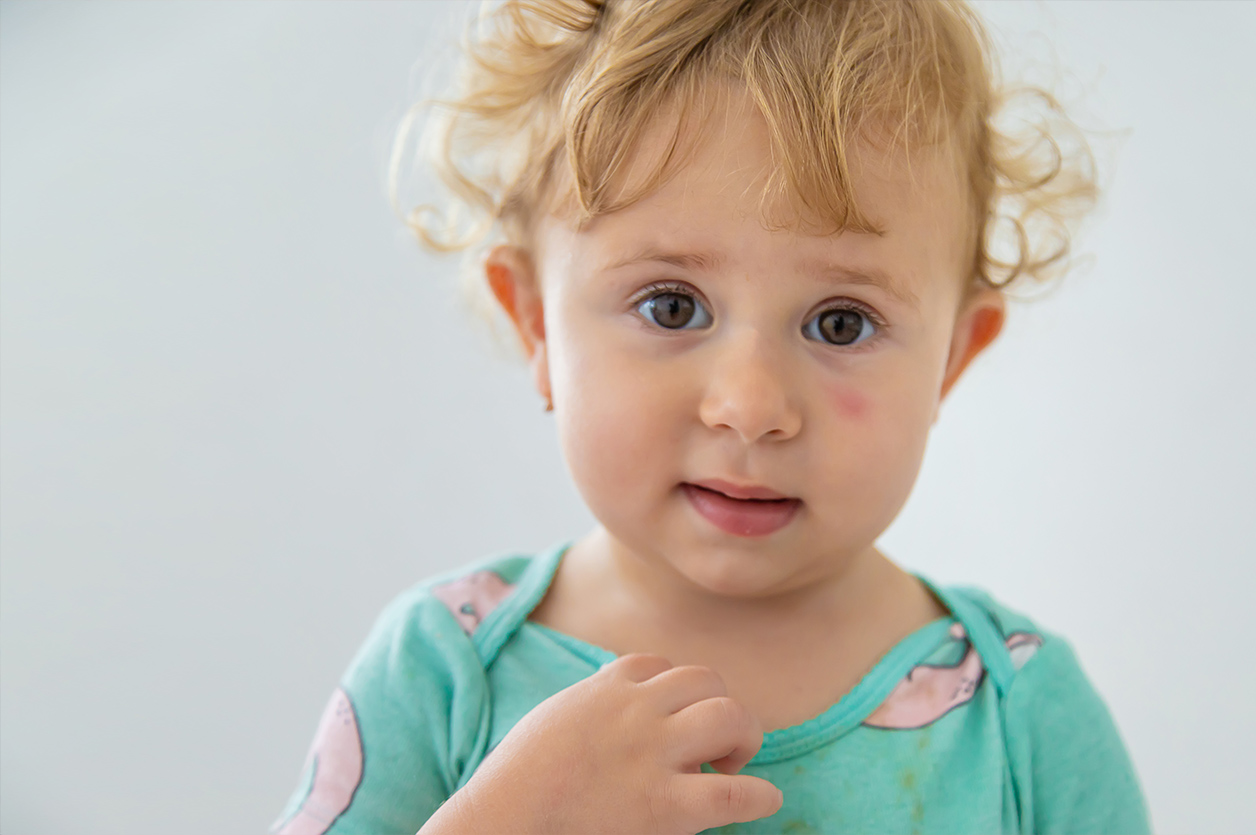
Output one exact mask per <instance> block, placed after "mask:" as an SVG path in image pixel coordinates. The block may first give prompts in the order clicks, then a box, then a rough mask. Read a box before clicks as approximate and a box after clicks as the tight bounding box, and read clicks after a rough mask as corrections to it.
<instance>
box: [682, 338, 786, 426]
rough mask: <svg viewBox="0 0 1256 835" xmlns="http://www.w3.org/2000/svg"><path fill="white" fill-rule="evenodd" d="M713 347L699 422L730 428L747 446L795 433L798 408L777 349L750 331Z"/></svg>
mask: <svg viewBox="0 0 1256 835" xmlns="http://www.w3.org/2000/svg"><path fill="white" fill-rule="evenodd" d="M711 347H712V349H714V350H717V351H718V352H719V355H718V357H717V359H716V360H715V362H714V363H713V366H712V367H711V373H710V376H709V378H708V381H707V383H706V388H705V390H704V391H703V395H702V402H701V404H700V405H699V407H698V413H699V417H700V418H701V419H702V422H703V423H704V424H706V425H707V426H709V427H711V428H712V429H723V428H726V429H732V430H733V431H734V432H736V433H737V434H738V435H739V436H740V437H741V439H742V441H744V442H745V443H747V444H752V443H754V442H756V441H759V440H765V441H767V440H776V441H785V440H789V439H790V438H792V437H794V436H795V435H797V434H798V432H799V430H801V429H802V410H801V409H800V408H799V404H798V403H797V402H796V399H795V397H794V392H793V390H792V389H791V386H790V383H789V377H790V375H789V373H788V369H787V368H786V367H785V363H784V362H783V360H782V358H781V357H780V356H779V350H777V349H772V348H770V346H769V345H768V344H767V341H766V340H764V339H763V337H762V336H761V335H760V334H759V333H757V332H754V331H751V332H749V333H742V334H737V335H736V336H733V335H732V334H730V335H729V339H728V344H726V345H721V346H718V347H717V346H715V345H712V346H711Z"/></svg>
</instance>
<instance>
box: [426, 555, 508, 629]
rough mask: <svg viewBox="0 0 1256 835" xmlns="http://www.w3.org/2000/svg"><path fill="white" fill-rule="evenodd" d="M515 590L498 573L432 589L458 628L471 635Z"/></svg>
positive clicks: (470, 576)
mask: <svg viewBox="0 0 1256 835" xmlns="http://www.w3.org/2000/svg"><path fill="white" fill-rule="evenodd" d="M514 590H515V587H514V586H513V585H511V584H510V583H507V582H506V581H505V580H503V579H502V578H501V577H500V576H499V575H498V574H497V572H495V571H488V570H484V571H476V572H475V573H473V574H468V575H467V576H465V577H459V578H458V579H457V580H452V581H450V582H448V583H442V584H441V585H439V586H433V587H432V595H433V596H434V597H436V598H437V599H438V600H440V602H442V603H444V604H445V606H446V607H448V609H449V611H451V612H453V615H454V617H455V618H456V619H457V620H458V625H459V626H461V627H462V630H463V631H464V632H466V633H467V634H468V635H470V634H472V633H473V632H475V630H476V627H478V626H479V625H480V624H481V623H482V622H483V621H484V619H485V618H486V617H488V613H489V612H491V611H493V610H494V609H496V608H497V606H498V604H499V603H501V602H502V601H503V600H505V599H506V598H507V597H509V596H510V593H511V592H512V591H514Z"/></svg>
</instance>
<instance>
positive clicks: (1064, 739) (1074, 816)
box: [949, 588, 1148, 832]
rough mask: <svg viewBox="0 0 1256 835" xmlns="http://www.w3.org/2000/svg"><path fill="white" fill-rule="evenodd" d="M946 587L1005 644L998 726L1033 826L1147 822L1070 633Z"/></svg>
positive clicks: (1133, 777)
mask: <svg viewBox="0 0 1256 835" xmlns="http://www.w3.org/2000/svg"><path fill="white" fill-rule="evenodd" d="M949 591H950V593H951V595H953V596H954V597H955V598H961V599H963V600H964V601H967V602H968V603H970V604H971V605H972V606H974V607H975V608H976V609H977V610H979V611H980V612H981V613H982V614H983V615H984V616H985V617H986V618H988V620H989V622H990V624H991V625H992V626H993V628H994V631H995V632H996V633H997V635H998V638H999V642H1000V643H1001V644H1002V646H1003V648H1004V649H1005V650H1006V653H1007V655H1006V660H1007V661H1008V662H1010V663H1009V665H1008V666H1009V667H1010V674H1009V677H1008V680H1007V683H1006V688H1005V691H1004V693H1003V700H1002V703H1003V704H1002V707H1003V710H1002V715H1003V723H1004V734H1005V740H1006V745H1007V753H1008V758H1009V765H1010V766H1011V768H1012V772H1013V776H1014V783H1015V786H1016V791H1017V795H1018V801H1019V805H1020V811H1021V814H1022V815H1023V816H1025V817H1026V818H1028V819H1029V820H1032V821H1033V831H1094V832H1145V831H1147V830H1148V821H1147V810H1146V803H1145V801H1144V799H1143V796H1142V790H1141V787H1140V786H1139V781H1138V777H1137V773H1136V772H1135V769H1134V766H1133V763H1132V761H1131V759H1130V757H1129V753H1128V751H1127V750H1126V748H1125V745H1124V742H1123V741H1122V739H1121V736H1120V733H1119V731H1118V730H1117V726H1116V723H1115V721H1114V719H1113V717H1112V714H1111V713H1110V711H1109V710H1108V707H1107V705H1106V704H1105V702H1104V701H1103V698H1102V697H1101V696H1100V695H1099V693H1098V691H1097V690H1096V689H1095V687H1094V685H1093V684H1092V683H1091V681H1090V679H1089V677H1088V676H1087V675H1086V673H1085V671H1084V670H1083V669H1082V665H1081V662H1080V661H1079V660H1078V657H1077V654H1076V653H1075V652H1074V650H1073V647H1072V646H1071V644H1070V643H1069V641H1067V640H1066V639H1065V638H1063V637H1061V636H1060V635H1057V634H1054V633H1052V632H1048V631H1046V630H1044V629H1042V628H1041V627H1039V626H1038V624H1037V623H1035V622H1034V621H1033V620H1031V619H1030V618H1029V617H1027V616H1026V615H1024V614H1022V613H1020V612H1019V611H1016V610H1014V609H1012V608H1010V607H1008V606H1006V605H1004V604H1002V603H1000V602H999V601H997V600H995V599H994V598H993V597H991V595H989V594H988V593H986V592H984V591H981V590H979V589H971V588H964V589H951V590H949Z"/></svg>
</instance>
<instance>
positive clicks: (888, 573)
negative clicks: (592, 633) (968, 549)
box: [568, 528, 918, 642]
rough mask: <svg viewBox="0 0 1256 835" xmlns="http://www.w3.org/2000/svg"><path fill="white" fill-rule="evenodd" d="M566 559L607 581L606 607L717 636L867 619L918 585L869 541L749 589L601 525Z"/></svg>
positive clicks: (665, 628) (669, 630) (770, 634)
mask: <svg viewBox="0 0 1256 835" xmlns="http://www.w3.org/2000/svg"><path fill="white" fill-rule="evenodd" d="M572 552H574V553H569V555H568V559H573V562H578V563H579V568H576V566H574V565H573V566H572V568H573V569H574V570H578V571H579V572H580V573H581V574H584V575H585V576H586V577H587V578H589V579H590V580H594V578H597V581H595V583H594V584H590V586H586V588H599V589H614V590H615V592H614V603H613V604H612V611H617V612H619V613H622V616H623V617H625V618H632V619H633V620H635V621H636V622H637V623H648V624H652V625H653V626H654V627H655V628H657V629H658V630H660V631H661V632H664V633H665V634H673V635H691V636H701V635H704V634H710V635H713V636H714V635H718V636H720V640H721V641H722V642H728V641H730V640H733V641H736V640H737V639H738V638H739V637H741V638H742V639H743V640H746V641H756V642H760V641H764V640H768V641H771V640H776V639H778V638H780V637H783V636H785V635H787V634H790V633H791V632H794V631H796V630H799V629H804V630H807V629H824V630H841V629H844V628H847V627H850V626H852V625H853V624H855V623H863V622H866V620H867V618H868V617H869V616H873V617H875V615H874V614H873V613H875V612H877V611H878V610H881V609H883V605H882V604H883V603H884V602H885V601H886V600H887V599H888V598H887V596H889V597H892V596H894V595H895V594H896V593H901V592H902V591H903V589H904V584H908V585H912V586H916V585H918V584H917V583H916V581H915V579H914V578H912V577H910V576H909V575H907V574H905V573H904V572H902V571H901V570H900V569H898V568H897V567H896V566H895V565H894V564H893V563H891V562H890V561H889V560H888V559H886V558H885V557H884V556H883V555H882V554H881V553H880V552H879V551H878V550H877V549H876V548H875V547H873V546H868V547H867V548H865V549H864V550H862V551H860V552H859V553H856V554H854V555H852V556H851V557H849V558H847V559H844V560H843V559H835V561H834V564H833V565H832V566H831V567H830V568H829V569H827V571H826V573H824V574H822V575H818V576H807V577H798V578H795V579H794V580H792V581H791V583H790V584H789V585H783V586H781V587H780V588H778V589H773V590H770V591H768V592H766V593H762V594H759V595H756V596H754V597H741V596H731V595H724V594H718V593H715V592H712V591H711V590H710V589H706V588H703V587H702V586H699V585H697V584H695V583H694V582H692V581H691V580H690V579H689V578H687V577H685V576H684V575H683V574H681V573H680V572H679V571H677V570H676V569H675V568H674V567H672V566H671V565H669V564H668V563H667V562H666V561H664V560H659V559H655V560H651V559H648V558H644V557H642V556H640V555H638V554H637V553H635V552H634V551H633V550H632V549H630V548H629V547H628V546H626V545H625V544H624V543H622V542H620V541H619V540H617V539H615V537H613V536H612V535H611V534H609V533H608V532H607V531H606V530H605V529H603V528H598V529H596V530H595V531H594V532H593V533H591V534H590V535H589V536H587V537H585V538H584V539H582V540H581V541H580V542H579V543H577V545H575V546H573V548H572Z"/></svg>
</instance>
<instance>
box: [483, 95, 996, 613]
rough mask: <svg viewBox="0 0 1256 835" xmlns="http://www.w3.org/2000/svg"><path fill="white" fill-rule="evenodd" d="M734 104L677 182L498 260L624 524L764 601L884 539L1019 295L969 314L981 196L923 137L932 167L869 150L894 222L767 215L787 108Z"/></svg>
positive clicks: (861, 187) (547, 229)
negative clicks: (762, 493)
mask: <svg viewBox="0 0 1256 835" xmlns="http://www.w3.org/2000/svg"><path fill="white" fill-rule="evenodd" d="M732 108H733V109H732V111H731V112H729V113H720V114H716V116H715V117H714V118H715V119H716V120H717V123H716V124H718V125H719V126H720V129H715V130H712V131H710V132H709V133H708V135H707V138H706V139H705V140H704V142H703V144H701V145H700V146H699V147H698V150H697V153H696V155H695V156H694V157H693V159H692V162H690V163H689V164H688V165H687V166H686V167H685V168H684V169H683V170H681V171H680V173H679V174H678V175H677V176H676V177H675V178H674V179H673V180H671V181H670V182H669V183H668V184H667V185H665V186H664V187H663V188H661V189H660V190H659V191H657V192H655V193H654V194H651V195H650V196H648V197H646V198H645V199H643V200H641V201H640V202H637V203H636V204H634V205H632V206H630V207H629V208H627V209H623V210H621V211H618V212H614V213H612V214H609V215H604V216H602V217H599V218H597V219H596V220H594V221H593V222H592V223H590V224H589V225H588V226H587V227H586V228H584V229H580V230H578V229H576V228H574V226H573V225H572V224H570V223H568V222H566V221H563V220H561V219H558V218H554V217H551V218H549V219H548V220H547V221H546V222H545V223H544V224H542V226H541V228H540V230H539V232H538V241H537V243H538V247H537V251H536V252H535V253H534V256H533V257H534V258H535V261H530V260H529V259H528V257H527V256H526V254H524V253H522V251H520V250H515V249H513V248H509V247H503V248H499V249H498V250H496V251H495V252H494V253H493V255H492V256H491V257H490V260H489V266H488V272H489V276H490V281H491V283H492V285H493V288H494V290H495V291H496V292H497V295H498V297H499V299H502V301H503V303H504V304H505V306H506V307H507V309H508V310H509V311H511V312H512V315H513V318H514V319H515V322H516V324H517V325H518V326H519V329H520V332H521V334H522V335H523V338H524V341H525V343H527V345H528V347H529V352H530V355H531V363H532V367H533V371H534V373H535V377H536V381H537V385H538V388H540V389H541V390H542V392H543V393H550V392H552V396H553V402H554V410H555V417H556V420H557V423H558V431H559V436H560V440H561V444H562V447H563V450H564V453H565V455H566V458H567V462H568V465H569V467H570V469H571V472H572V475H573V476H574V478H575V481H576V484H577V486H578V488H579V490H580V492H581V494H582V495H583V497H584V499H585V501H586V502H587V503H588V505H589V508H590V509H591V510H592V512H593V514H594V515H595V516H596V517H597V518H598V520H599V521H600V522H601V523H602V525H603V526H604V527H605V529H606V530H607V531H608V532H609V534H610V537H611V539H610V541H611V542H612V543H614V544H615V545H616V546H618V547H620V548H621V549H626V550H624V551H623V553H630V554H632V555H634V556H636V557H637V558H639V559H641V560H644V561H645V562H646V563H648V564H650V565H652V566H656V567H658V568H662V569H666V570H667V571H668V576H673V577H675V576H677V573H678V575H679V576H682V577H684V578H686V579H687V580H688V581H689V582H691V583H693V584H695V585H696V586H698V587H700V588H702V589H705V590H707V591H710V592H715V593H717V594H721V595H729V596H743V597H759V596H765V595H769V594H773V593H777V592H783V591H786V590H790V589H794V588H800V587H802V586H804V585H806V584H809V583H812V582H817V581H820V580H822V579H825V578H829V577H833V576H836V574H837V573H840V572H841V571H842V570H843V568H844V567H846V566H847V565H849V564H850V562H851V560H852V559H854V558H855V557H857V556H858V555H860V554H862V553H865V552H867V550H868V549H869V548H871V547H872V545H873V542H874V541H875V539H876V538H877V537H878V536H879V535H880V534H881V532H882V531H884V530H885V529H886V527H887V526H888V525H889V524H890V522H891V520H892V519H893V518H894V516H895V515H896V514H897V513H898V511H899V509H900V508H901V507H902V506H903V503H904V502H905V501H906V499H907V496H908V493H909V491H910V490H911V487H912V484H913V482H914V481H915V478H916V474H917V472H918V470H919V467H920V463H921V458H922V456H923V454H924V449H925V440H926V437H927V436H928V432H929V429H930V426H931V425H932V423H933V421H934V418H935V416H936V413H937V408H938V404H939V402H940V401H941V399H942V397H943V395H944V394H945V392H946V391H947V390H948V389H949V387H950V385H951V384H952V383H953V382H954V381H955V379H956V378H957V377H958V375H959V373H960V372H961V371H962V370H963V367H964V366H965V365H966V364H967V362H968V360H970V359H971V358H972V357H973V356H974V355H975V354H976V353H977V352H978V351H980V350H981V349H982V348H983V347H984V346H985V345H986V344H988V343H989V341H990V340H992V339H993V338H994V336H995V335H996V334H997V333H998V330H999V327H1000V326H1001V323H1002V317H1003V307H1002V300H1001V297H1000V296H999V295H998V294H997V293H995V292H993V291H989V292H986V293H983V294H978V295H977V296H976V297H974V298H973V299H972V300H971V301H970V302H968V303H966V304H965V305H964V306H963V307H962V309H961V295H962V292H961V291H962V289H963V287H964V283H965V282H964V278H965V275H966V267H967V264H968V260H967V259H968V250H967V239H966V235H965V218H966V217H967V204H966V200H965V195H964V190H963V186H962V184H961V182H960V181H959V179H958V178H957V176H956V175H954V174H952V173H951V170H950V166H949V165H947V164H945V163H944V162H943V161H942V160H941V159H933V158H930V157H926V156H924V155H918V156H916V157H915V158H914V159H913V160H912V163H911V170H910V172H909V171H908V168H907V166H906V164H905V163H901V162H899V163H891V162H887V161H885V160H884V159H882V158H881V156H880V155H876V154H866V155H863V156H861V157H857V158H855V159H854V160H853V162H854V165H853V171H852V174H853V176H854V181H855V185H856V189H857V192H858V194H859V195H860V196H861V199H862V201H863V202H862V204H861V206H862V207H863V208H864V209H865V210H866V211H867V213H868V214H869V216H871V217H872V218H873V219H875V220H876V221H878V222H880V224H881V225H882V228H883V229H884V230H885V234H884V236H881V237H879V236H877V235H874V234H864V233H853V232H847V233H844V234H841V235H838V236H816V235H809V234H802V233H799V232H793V231H769V230H768V229H767V228H765V225H764V223H763V219H762V218H763V215H762V206H761V205H760V204H761V194H762V185H763V181H764V174H765V170H766V167H767V165H768V164H769V145H768V138H767V130H766V126H765V124H764V123H763V121H762V120H761V118H760V117H758V115H757V111H755V110H754V109H753V107H752V106H751V105H749V104H748V103H746V102H745V101H744V100H742V101H736V100H735V101H734V104H733V105H732ZM725 120H727V121H725ZM725 124H726V125H728V127H727V129H722V128H723V125H725ZM658 140H659V137H653V138H647V142H646V144H645V145H644V146H643V150H642V153H650V152H651V148H652V147H654V148H657V147H658V145H657V142H658ZM652 142H653V143H654V144H653V145H651V143H652ZM532 264H535V273H534V272H533V268H532V266H531V265H532ZM535 282H539V287H540V293H539V295H538V294H537V292H536V283H535ZM651 288H652V289H651ZM542 320H543V324H542ZM669 325H670V326H671V327H668V326H669ZM716 482H723V483H724V484H723V485H720V484H718V483H716ZM699 484H707V485H708V486H715V487H721V488H722V489H724V490H728V491H729V492H736V491H734V490H733V489H732V488H731V487H729V486H728V485H735V486H737V487H743V488H763V489H766V490H769V491H772V493H774V494H779V495H781V496H785V497H788V498H790V499H793V500H794V501H792V502H785V503H778V504H775V505H766V504H754V503H747V502H741V503H739V502H737V501H734V500H730V499H726V498H722V497H721V496H719V495H715V494H712V493H710V492H706V491H703V490H701V489H695V486H696V485H699Z"/></svg>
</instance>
